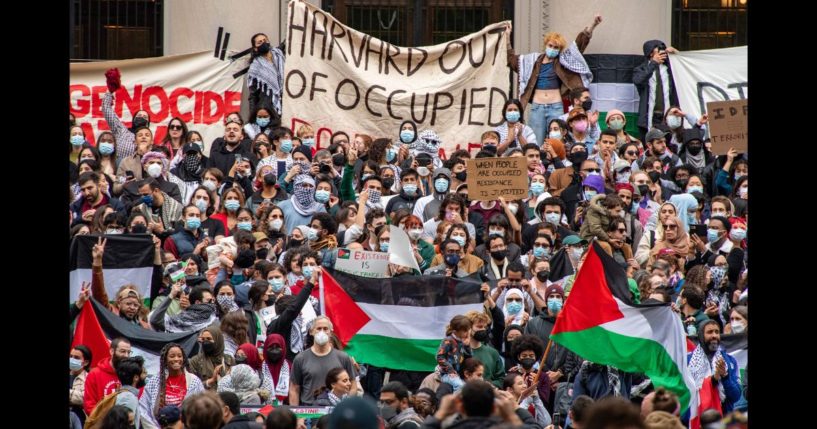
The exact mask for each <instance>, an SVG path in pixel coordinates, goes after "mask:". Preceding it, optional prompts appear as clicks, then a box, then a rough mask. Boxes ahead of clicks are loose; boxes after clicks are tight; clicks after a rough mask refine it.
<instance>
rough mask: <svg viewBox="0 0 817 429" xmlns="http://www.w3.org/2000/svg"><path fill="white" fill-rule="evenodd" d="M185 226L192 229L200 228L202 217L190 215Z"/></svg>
mask: <svg viewBox="0 0 817 429" xmlns="http://www.w3.org/2000/svg"><path fill="white" fill-rule="evenodd" d="M185 226H186V227H187V229H189V230H191V231H193V230H196V229H199V227H200V226H201V219H199V218H197V217H189V218H187V222H185Z"/></svg>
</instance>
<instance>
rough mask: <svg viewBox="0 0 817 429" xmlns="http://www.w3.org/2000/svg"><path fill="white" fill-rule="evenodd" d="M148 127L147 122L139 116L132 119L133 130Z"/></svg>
mask: <svg viewBox="0 0 817 429" xmlns="http://www.w3.org/2000/svg"><path fill="white" fill-rule="evenodd" d="M146 126H148V120H147V119H145V118H143V117H141V116H139V117H136V118H134V119H133V129H136V128H141V127H146Z"/></svg>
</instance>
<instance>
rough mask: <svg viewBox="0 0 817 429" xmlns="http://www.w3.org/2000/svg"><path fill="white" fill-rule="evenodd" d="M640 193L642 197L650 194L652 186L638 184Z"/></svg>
mask: <svg viewBox="0 0 817 429" xmlns="http://www.w3.org/2000/svg"><path fill="white" fill-rule="evenodd" d="M638 193H639V194H641V196H642V197H644V196H647V195H649V194H650V186H649V185H638Z"/></svg>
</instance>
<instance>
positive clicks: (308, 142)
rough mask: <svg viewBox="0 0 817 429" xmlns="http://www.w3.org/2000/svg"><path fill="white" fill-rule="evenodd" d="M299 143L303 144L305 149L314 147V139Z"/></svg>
mask: <svg viewBox="0 0 817 429" xmlns="http://www.w3.org/2000/svg"><path fill="white" fill-rule="evenodd" d="M301 143H303V144H304V146H306V147H312V146H315V139H313V138H308V139H303V140H301Z"/></svg>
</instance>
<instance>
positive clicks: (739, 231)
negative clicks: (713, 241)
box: [729, 228, 746, 241]
mask: <svg viewBox="0 0 817 429" xmlns="http://www.w3.org/2000/svg"><path fill="white" fill-rule="evenodd" d="M729 236H730V237H732V239H733V240H735V241H743V240H745V239H746V230H745V229H743V228H732V230H731V231H730V232H729Z"/></svg>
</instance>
